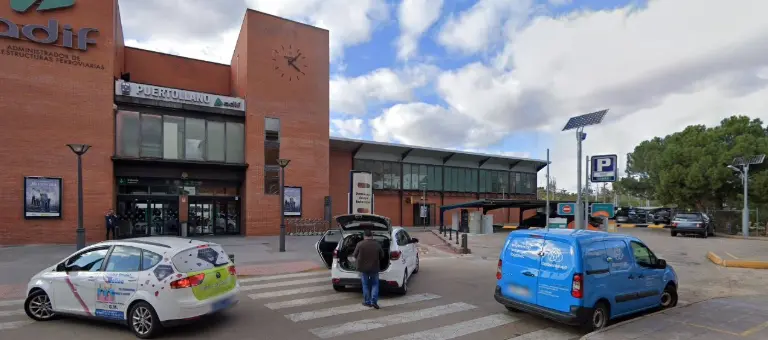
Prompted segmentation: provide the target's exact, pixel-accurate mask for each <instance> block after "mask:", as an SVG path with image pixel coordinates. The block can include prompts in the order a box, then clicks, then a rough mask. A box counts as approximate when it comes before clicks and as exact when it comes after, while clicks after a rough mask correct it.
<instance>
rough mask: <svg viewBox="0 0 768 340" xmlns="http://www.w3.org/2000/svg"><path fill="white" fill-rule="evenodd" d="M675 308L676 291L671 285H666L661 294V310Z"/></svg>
mask: <svg viewBox="0 0 768 340" xmlns="http://www.w3.org/2000/svg"><path fill="white" fill-rule="evenodd" d="M674 306H677V289H675V286H673V285H667V287H665V288H664V292H662V293H661V308H662V309H667V308H672V307H674Z"/></svg>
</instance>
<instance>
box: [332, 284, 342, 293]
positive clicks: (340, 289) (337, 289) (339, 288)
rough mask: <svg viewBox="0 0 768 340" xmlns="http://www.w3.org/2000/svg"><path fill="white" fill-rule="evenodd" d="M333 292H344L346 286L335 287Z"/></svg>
mask: <svg viewBox="0 0 768 340" xmlns="http://www.w3.org/2000/svg"><path fill="white" fill-rule="evenodd" d="M333 290H335V291H337V292H343V291H344V286H340V285H333Z"/></svg>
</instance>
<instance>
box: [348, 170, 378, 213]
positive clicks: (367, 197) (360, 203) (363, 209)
mask: <svg viewBox="0 0 768 340" xmlns="http://www.w3.org/2000/svg"><path fill="white" fill-rule="evenodd" d="M349 193H350V200H349V213H350V214H373V175H372V174H371V173H370V172H366V171H350V174H349Z"/></svg>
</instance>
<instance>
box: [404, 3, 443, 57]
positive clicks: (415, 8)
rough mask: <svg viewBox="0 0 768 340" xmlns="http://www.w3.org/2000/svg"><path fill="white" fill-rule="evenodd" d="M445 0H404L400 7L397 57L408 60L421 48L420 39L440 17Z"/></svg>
mask: <svg viewBox="0 0 768 340" xmlns="http://www.w3.org/2000/svg"><path fill="white" fill-rule="evenodd" d="M442 8H443V0H403V1H402V2H401V3H400V7H398V12H397V13H398V18H399V20H400V38H399V39H398V41H397V48H398V50H397V57H398V58H399V59H402V60H408V59H409V58H411V57H413V56H414V55H415V54H416V53H417V51H418V49H419V39H420V38H421V36H422V35H423V34H424V32H426V31H427V30H428V29H429V28H430V27H431V26H432V25H433V24H434V23H435V22H436V21H437V19H438V18H439V17H440V11H441V10H442Z"/></svg>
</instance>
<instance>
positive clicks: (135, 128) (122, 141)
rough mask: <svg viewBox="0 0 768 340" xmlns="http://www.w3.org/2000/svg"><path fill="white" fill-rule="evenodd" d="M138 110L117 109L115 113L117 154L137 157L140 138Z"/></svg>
mask: <svg viewBox="0 0 768 340" xmlns="http://www.w3.org/2000/svg"><path fill="white" fill-rule="evenodd" d="M140 125H141V123H140V120H139V113H138V112H129V111H119V112H118V113H117V129H116V130H117V155H118V156H123V157H139V142H140V140H141V131H140V128H141V127H140Z"/></svg>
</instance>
